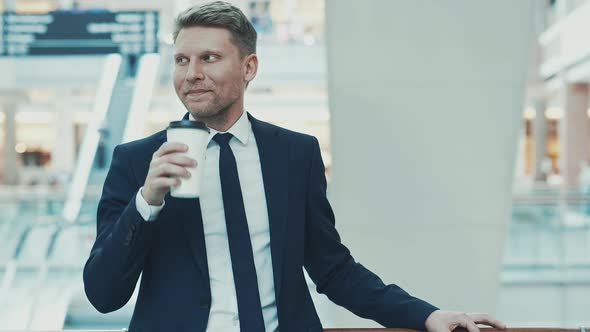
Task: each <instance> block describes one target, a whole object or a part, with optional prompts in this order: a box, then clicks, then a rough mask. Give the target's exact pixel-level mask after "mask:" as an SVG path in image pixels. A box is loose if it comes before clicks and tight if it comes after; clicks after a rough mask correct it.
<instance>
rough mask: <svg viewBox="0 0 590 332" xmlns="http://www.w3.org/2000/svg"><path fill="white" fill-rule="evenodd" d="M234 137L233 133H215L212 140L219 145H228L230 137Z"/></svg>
mask: <svg viewBox="0 0 590 332" xmlns="http://www.w3.org/2000/svg"><path fill="white" fill-rule="evenodd" d="M232 137H234V135H232V134H230V133H225V134H215V136H213V140H214V141H215V142H217V144H219V146H222V147H223V146H229V141H230V140H231V138H232Z"/></svg>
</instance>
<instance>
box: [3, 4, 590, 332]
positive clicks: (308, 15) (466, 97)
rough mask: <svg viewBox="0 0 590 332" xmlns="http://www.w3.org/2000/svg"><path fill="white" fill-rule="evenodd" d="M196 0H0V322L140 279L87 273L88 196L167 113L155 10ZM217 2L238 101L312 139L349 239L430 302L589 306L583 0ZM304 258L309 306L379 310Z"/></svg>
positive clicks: (520, 318)
mask: <svg viewBox="0 0 590 332" xmlns="http://www.w3.org/2000/svg"><path fill="white" fill-rule="evenodd" d="M206 2H207V1H202V0H170V1H162V0H126V1H118V0H0V331H60V330H67V329H74V330H119V331H120V330H122V329H126V328H128V326H129V322H130V319H131V315H132V313H133V308H134V304H135V301H136V299H137V290H138V289H136V293H134V295H133V296H132V297H131V299H130V301H129V302H128V303H127V304H126V305H125V306H124V307H123V308H121V309H119V310H117V311H114V312H111V313H108V314H102V313H100V312H98V311H97V310H96V309H95V308H94V307H93V306H92V305H91V303H90V302H89V300H88V299H87V297H86V295H85V292H84V284H83V278H82V272H83V268H84V264H85V262H86V260H87V259H88V256H89V253H90V250H91V248H92V246H93V244H94V241H95V239H96V233H97V206H98V203H99V199H100V197H101V194H102V189H103V183H104V182H105V178H106V176H107V172H108V170H109V167H110V165H111V161H112V158H113V150H114V148H115V147H116V146H117V145H119V144H122V143H126V142H130V141H134V140H137V139H140V138H143V137H146V136H149V135H152V134H154V133H156V132H158V131H161V130H163V129H165V128H166V127H167V126H168V124H169V123H170V122H171V121H176V120H180V119H181V118H182V117H183V116H184V115H185V113H186V109H185V107H184V105H183V104H182V103H181V102H180V101H179V99H178V97H177V95H176V93H175V91H174V87H173V77H172V73H173V69H174V38H173V22H174V18H175V17H176V16H177V15H178V14H179V13H180V12H182V11H183V10H185V9H186V8H189V7H191V6H194V5H198V4H201V3H206ZM229 2H231V3H232V4H234V5H235V6H237V7H238V8H240V9H241V10H242V11H243V12H244V14H246V16H247V17H248V18H249V19H250V21H251V22H252V24H253V26H254V28H255V29H256V32H257V33H258V40H257V43H258V46H257V52H256V53H257V56H258V59H259V68H258V73H257V75H256V78H255V79H254V80H253V81H252V82H251V84H250V85H249V86H248V88H247V90H246V94H245V96H246V98H245V110H246V111H247V112H248V113H250V114H251V115H252V116H254V117H256V118H257V119H259V120H263V121H266V122H270V123H272V124H275V125H278V126H281V127H284V128H288V129H290V130H293V131H297V132H302V133H306V134H308V135H313V136H315V137H316V138H317V139H318V141H319V144H320V150H321V156H322V158H323V161H324V164H325V176H326V178H327V183H328V187H327V188H328V189H327V192H328V198H329V200H330V203H331V205H332V208H333V209H334V213H335V220H336V228H337V230H338V232H339V234H340V236H341V238H342V241H343V242H344V243H345V244H346V245H347V246H348V248H349V249H350V251H351V252H352V253H353V255H354V257H355V259H357V260H358V261H359V262H361V263H362V264H363V265H364V266H367V267H369V268H370V269H371V270H372V271H374V272H376V273H377V274H378V275H379V276H380V277H381V278H382V279H383V280H385V281H387V282H390V283H395V284H398V285H400V286H402V287H403V288H404V289H405V290H407V291H409V292H410V293H411V294H413V295H416V296H418V297H420V298H423V299H427V300H428V301H429V302H431V303H435V304H436V305H437V306H438V307H441V308H443V307H444V308H447V309H449V310H457V311H469V312H488V313H490V314H493V315H494V316H495V317H497V318H498V319H500V320H502V321H503V322H505V323H506V324H507V325H508V326H509V327H552V328H572V329H578V328H580V327H581V326H589V325H590V85H589V84H590V43H589V42H588V41H589V40H590V39H589V38H588V36H589V33H590V1H588V0H519V1H514V0H495V1H485V0H477V1H473V0H441V1H436V2H434V1H428V0H391V1H390V0H362V1H358V0H356V1H355V0H230V1H229ZM306 280H307V281H308V286H309V288H310V292H311V294H312V297H313V302H314V303H315V307H316V308H317V312H318V315H319V317H320V319H321V322H322V325H323V326H324V327H330V328H340V327H368V328H372V327H380V325H379V324H377V323H375V322H373V321H370V320H365V319H362V318H359V317H357V316H355V315H354V314H352V313H350V312H349V311H347V310H345V309H343V308H341V307H339V306H337V305H336V304H334V303H332V302H331V301H330V300H329V299H328V298H327V297H326V296H324V295H321V294H318V293H317V291H316V285H315V284H314V283H313V281H312V280H311V279H310V278H309V277H306ZM138 287H139V285H138ZM171 287H173V285H171Z"/></svg>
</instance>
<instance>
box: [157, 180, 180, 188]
mask: <svg viewBox="0 0 590 332" xmlns="http://www.w3.org/2000/svg"><path fill="white" fill-rule="evenodd" d="M153 184H154V186H155V187H156V188H170V187H171V186H177V185H179V184H180V179H178V178H159V179H156V180H154V182H153Z"/></svg>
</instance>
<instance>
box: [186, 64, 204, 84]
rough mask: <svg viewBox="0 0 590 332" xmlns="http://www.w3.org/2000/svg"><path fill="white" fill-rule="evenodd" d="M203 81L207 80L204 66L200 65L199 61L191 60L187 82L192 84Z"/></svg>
mask: <svg viewBox="0 0 590 332" xmlns="http://www.w3.org/2000/svg"><path fill="white" fill-rule="evenodd" d="M203 79H205V74H204V73H203V65H202V64H200V63H199V61H198V59H193V60H191V62H190V63H189V66H188V71H187V73H186V80H187V81H191V82H192V81H197V80H203Z"/></svg>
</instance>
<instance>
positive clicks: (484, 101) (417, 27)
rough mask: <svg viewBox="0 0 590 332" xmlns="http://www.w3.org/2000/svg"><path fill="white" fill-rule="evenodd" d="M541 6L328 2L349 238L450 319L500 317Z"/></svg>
mask: <svg viewBox="0 0 590 332" xmlns="http://www.w3.org/2000/svg"><path fill="white" fill-rule="evenodd" d="M532 9H533V7H532V1H530V0H529V1H511V0H499V1H472V0H449V1H445V2H444V4H441V3H438V2H436V1H426V0H396V1H380V0H364V1H353V0H327V2H326V30H327V31H326V32H327V35H326V36H327V50H328V80H329V96H330V97H329V98H330V104H329V105H330V112H331V131H332V154H333V177H332V179H333V181H332V183H331V186H330V188H329V191H330V196H331V198H332V203H333V205H334V207H335V213H336V219H337V221H336V225H337V228H338V229H339V230H340V232H341V235H342V239H343V241H344V243H345V244H347V245H348V246H349V248H350V249H351V251H352V254H353V255H354V256H355V257H356V258H357V259H358V260H359V261H360V262H361V263H363V264H364V265H366V266H367V267H369V268H370V269H372V270H373V271H375V272H376V273H377V274H378V275H380V276H381V277H382V279H383V280H385V281H386V282H393V283H398V284H399V285H401V286H402V287H403V288H405V289H406V290H408V291H409V292H411V293H413V294H415V295H417V296H419V297H422V298H424V299H427V300H429V301H431V302H432V303H433V304H435V305H437V306H440V307H442V308H445V309H449V310H463V311H470V312H473V311H475V312H479V311H484V312H490V313H494V312H495V310H496V300H497V293H498V289H499V278H500V271H501V267H502V261H503V248H504V239H505V235H506V230H507V224H508V222H509V220H510V212H511V187H512V180H513V167H514V158H515V153H516V143H517V133H518V130H519V128H520V125H521V119H522V118H521V114H522V109H523V107H524V106H523V101H524V88H525V78H526V71H527V61H528V56H529V49H530V48H529V45H530V43H531V42H532V33H531V32H532V16H533V10H532ZM343 291H345V290H343ZM320 315H321V317H322V319H323V322H325V324H324V325H326V326H327V327H332V326H370V325H372V324H371V323H369V322H365V321H362V320H360V319H357V318H354V317H353V316H352V314H349V313H347V312H345V311H344V310H342V309H339V308H337V307H336V306H333V305H329V304H325V306H324V305H322V306H321V309H320Z"/></svg>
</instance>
